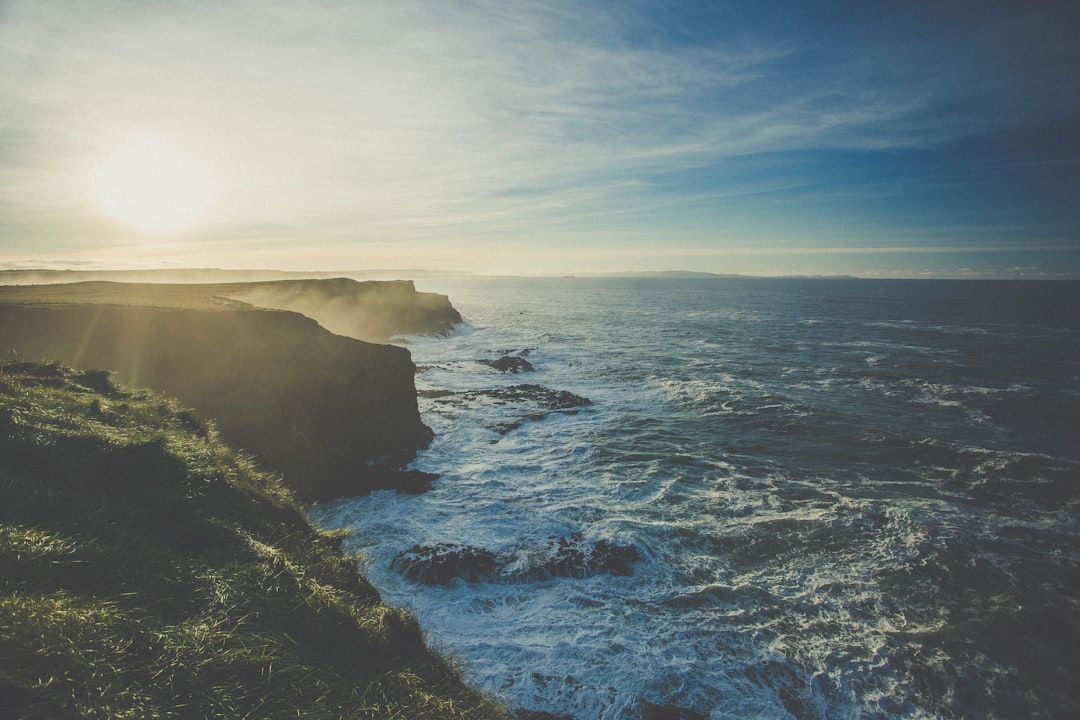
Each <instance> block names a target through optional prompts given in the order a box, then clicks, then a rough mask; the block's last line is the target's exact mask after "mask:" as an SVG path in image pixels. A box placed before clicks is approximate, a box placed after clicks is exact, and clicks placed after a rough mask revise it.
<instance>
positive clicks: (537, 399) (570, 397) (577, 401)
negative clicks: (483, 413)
mask: <svg viewBox="0 0 1080 720" xmlns="http://www.w3.org/2000/svg"><path fill="white" fill-rule="evenodd" d="M476 392H478V393H483V394H484V395H487V396H488V397H491V398H495V399H496V400H501V401H504V402H534V403H536V404H537V405H538V406H540V407H541V408H544V409H545V410H570V409H572V408H579V407H585V406H587V405H592V401H591V400H589V399H588V398H583V397H581V396H580V395H575V394H574V393H572V392H568V391H566V390H552V389H551V388H547V387H544V386H543V385H531V384H526V385H510V386H509V387H504V388H495V389H492V390H478V391H476Z"/></svg>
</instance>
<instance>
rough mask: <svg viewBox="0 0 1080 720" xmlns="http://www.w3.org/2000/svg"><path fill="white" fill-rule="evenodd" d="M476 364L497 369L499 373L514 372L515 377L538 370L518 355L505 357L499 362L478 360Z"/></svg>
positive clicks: (499, 359)
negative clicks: (520, 373)
mask: <svg viewBox="0 0 1080 720" xmlns="http://www.w3.org/2000/svg"><path fill="white" fill-rule="evenodd" d="M476 362H478V363H480V364H481V365H487V366H488V367H490V368H495V369H496V370H498V371H499V372H512V373H514V374H515V375H516V374H517V373H519V372H533V371H534V370H536V368H534V367H533V365H532V363H531V362H529V361H528V360H526V359H525V358H523V357H520V356H518V355H503V356H502V357H501V358H498V359H497V360H477V361H476Z"/></svg>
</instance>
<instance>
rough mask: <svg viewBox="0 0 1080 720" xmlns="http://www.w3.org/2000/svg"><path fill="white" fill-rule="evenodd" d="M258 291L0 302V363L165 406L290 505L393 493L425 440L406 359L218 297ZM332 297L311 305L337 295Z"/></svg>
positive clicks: (145, 288) (43, 289)
mask: <svg viewBox="0 0 1080 720" xmlns="http://www.w3.org/2000/svg"><path fill="white" fill-rule="evenodd" d="M311 282H316V283H317V282H320V281H311ZM330 282H331V283H333V282H334V281H330ZM347 282H349V283H352V281H347ZM267 284H268V285H273V284H274V283H267ZM352 284H354V285H360V283H352ZM259 285H260V284H257V283H256V284H251V286H249V287H245V288H242V289H241V290H240V291H239V292H236V293H233V292H232V291H234V290H237V289H236V288H232V287H231V286H207V285H192V286H181V285H124V284H119V283H76V284H72V285H53V286H35V287H15V288H11V287H7V288H0V352H2V356H3V357H5V358H7V359H9V360H10V359H15V358H18V359H25V360H34V361H38V360H47V361H56V362H61V363H63V364H65V365H70V366H71V367H74V368H82V369H108V370H111V371H114V372H115V373H116V374H117V378H118V380H119V381H120V382H122V383H124V384H128V385H135V386H143V387H148V388H152V389H154V390H156V391H158V392H161V393H164V394H166V395H168V396H171V397H175V398H177V399H179V400H180V402H182V403H184V404H185V405H188V406H190V407H192V408H193V409H194V413H195V415H196V416H197V417H198V418H200V419H209V418H212V419H213V420H214V422H215V423H216V425H217V427H218V429H219V430H220V432H221V434H222V436H223V437H224V439H225V440H226V441H227V442H229V443H230V444H232V445H234V446H236V447H238V448H241V449H243V450H245V451H249V452H251V453H252V454H253V455H254V456H255V457H256V458H257V460H258V461H259V462H260V463H262V464H263V465H264V466H266V467H268V468H271V469H274V470H278V471H280V472H281V473H283V475H284V477H285V481H286V483H287V484H288V485H289V486H290V487H291V488H292V489H293V490H294V492H295V493H296V494H297V496H298V497H300V498H301V499H302V500H305V501H312V500H318V499H324V498H331V497H335V496H339V495H356V494H361V493H363V492H366V491H368V490H371V489H374V488H379V487H388V486H393V484H394V483H395V482H396V481H399V480H401V479H402V475H401V473H400V472H398V471H397V470H396V468H398V467H400V466H401V465H402V464H403V463H404V462H407V461H408V460H410V459H411V457H412V455H413V453H414V452H415V451H416V449H418V448H420V447H423V446H424V445H425V444H426V443H427V442H428V440H429V439H430V431H429V430H428V428H427V427H425V426H424V425H423V423H422V422H421V420H420V416H419V411H418V409H417V404H416V392H415V386H414V384H413V375H414V371H415V368H414V366H413V364H412V360H411V358H410V355H409V353H408V351H407V350H404V349H402V348H398V347H393V346H388V345H375V344H371V343H367V342H362V341H359V340H356V339H353V338H349V337H344V336H341V335H335V334H333V333H331V332H330V331H328V330H327V329H325V328H324V327H322V326H320V325H319V324H318V323H317V322H316V321H315V320H313V319H311V318H309V317H305V316H303V315H300V314H299V313H296V312H289V311H281V310H268V309H264V308H258V307H254V306H252V305H250V304H247V303H245V302H241V301H238V300H234V299H232V298H230V297H227V295H229V294H236V295H237V296H238V297H239V296H240V295H244V296H245V297H252V295H253V294H255V295H258V294H260V293H263V294H273V293H274V292H275V290H267V289H265V288H260V287H259ZM404 285H407V284H402V285H399V286H396V287H395V288H393V289H392V290H393V292H392V293H391V296H393V294H394V293H400V292H401V291H402V286H404ZM342 287H343V285H342V284H332V287H330V288H329V289H327V291H326V293H325V294H326V296H330V297H337V296H344V295H347V294H348V293H344V292H342V290H341V289H342ZM297 289H298V288H296V287H292V288H289V289H288V292H292V293H294V294H295V291H296V290H297Z"/></svg>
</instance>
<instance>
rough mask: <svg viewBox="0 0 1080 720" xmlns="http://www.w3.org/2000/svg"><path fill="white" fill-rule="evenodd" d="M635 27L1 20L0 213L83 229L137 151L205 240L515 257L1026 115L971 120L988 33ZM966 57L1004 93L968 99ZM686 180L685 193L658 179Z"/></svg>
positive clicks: (474, 18) (143, 17) (530, 12)
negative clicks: (811, 165) (502, 248)
mask: <svg viewBox="0 0 1080 720" xmlns="http://www.w3.org/2000/svg"><path fill="white" fill-rule="evenodd" d="M792 9H793V8H792ZM652 11H653V8H651V7H650V6H649V5H648V4H641V5H635V4H621V3H620V4H618V5H611V4H608V3H581V4H573V5H571V4H560V3H545V2H522V3H503V2H491V1H489V0H475V1H468V0H460V1H458V2H445V3H436V2H425V1H415V2H400V3H375V2H357V3H341V2H328V1H327V2H313V3H303V4H296V3H285V2H258V3H256V2H250V3H249V2H236V3H194V4H180V5H176V4H164V3H136V2H72V3H68V4H64V5H63V6H60V5H58V4H52V3H38V2H34V1H33V0H9V1H8V2H6V3H5V4H4V5H3V6H2V7H0V48H2V50H0V66H2V67H4V68H5V70H4V82H3V84H2V85H0V137H2V138H3V139H2V140H0V193H2V195H3V197H4V198H5V200H6V201H7V205H6V206H5V207H4V208H3V209H2V210H0V212H3V213H4V214H5V215H6V221H7V223H8V224H9V225H14V226H19V227H27V228H29V226H30V225H32V224H33V223H34V222H37V221H36V220H34V217H35V213H40V212H41V211H43V210H44V209H47V208H53V207H55V206H56V203H57V202H63V203H64V204H65V205H66V210H65V212H67V213H69V214H78V213H81V220H82V222H83V223H84V227H86V228H87V229H88V230H89V229H90V228H93V227H94V222H95V221H94V217H95V209H94V208H93V207H92V206H91V205H90V204H89V203H88V202H86V201H84V200H83V195H82V194H81V193H82V187H81V186H80V183H81V182H82V180H81V178H82V176H83V174H84V173H85V172H87V170H88V168H90V167H92V166H93V165H94V164H95V163H97V162H100V159H101V157H102V156H104V155H106V154H108V153H109V152H110V151H111V148H114V147H116V146H118V145H120V144H122V143H123V142H124V141H125V139H126V138H128V137H129V136H131V135H132V134H136V133H146V132H152V133H158V134H161V135H164V136H167V137H169V138H173V139H174V140H175V141H176V142H179V143H182V144H184V145H185V147H186V148H187V149H188V151H189V152H190V153H191V154H192V155H194V156H196V157H198V158H199V159H200V160H201V161H202V162H204V163H206V164H207V165H208V166H209V168H210V170H211V171H212V172H213V173H214V174H215V176H216V177H217V178H218V179H219V185H220V186H221V188H222V195H221V198H220V202H219V205H218V208H217V216H216V225H215V226H214V227H213V228H211V230H210V231H211V232H213V233H216V235H217V236H218V237H222V238H234V239H235V238H238V237H242V236H243V234H244V233H245V232H253V229H254V228H258V231H257V232H258V233H259V234H260V235H261V236H262V237H280V238H282V239H284V238H286V237H290V236H295V235H297V234H300V235H304V236H307V237H312V238H315V237H319V238H322V239H323V240H324V241H326V242H337V241H339V240H340V239H341V238H345V237H351V238H354V239H357V240H358V241H364V240H367V239H370V240H380V241H382V240H392V239H395V238H396V239H398V240H400V241H403V242H404V241H409V240H417V241H420V240H423V241H425V242H426V241H429V240H431V239H433V238H435V237H436V236H438V235H439V234H440V233H443V234H445V235H453V234H457V235H459V236H461V237H471V238H476V237H482V236H484V235H491V234H494V233H501V234H503V235H504V237H514V236H517V235H523V236H528V237H530V238H535V237H537V235H538V231H539V230H543V229H545V228H546V229H548V230H549V231H550V232H551V233H558V232H563V231H567V232H570V231H572V229H573V227H574V226H575V224H578V223H581V224H584V226H586V227H594V226H595V225H596V224H597V222H600V221H608V222H610V223H611V225H610V228H609V229H610V231H611V232H612V233H616V234H617V233H620V232H623V231H625V229H626V227H625V226H624V225H623V224H621V223H620V222H619V220H618V219H619V218H620V217H624V218H627V219H628V220H629V221H630V222H633V221H634V219H639V218H640V217H641V216H642V213H643V212H644V209H646V208H648V209H650V210H651V211H652V212H655V213H658V214H659V215H658V217H657V221H660V220H664V219H665V218H666V219H668V220H670V221H671V222H672V223H674V224H675V225H676V226H677V225H678V224H679V223H680V222H682V221H683V218H682V217H681V216H680V213H686V212H694V211H695V208H698V207H700V206H701V204H702V202H703V198H713V199H716V198H726V199H731V198H735V197H740V196H746V195H747V194H755V193H759V192H761V189H762V188H763V187H774V188H786V189H787V190H786V192H787V193H788V197H790V195H791V193H792V192H794V191H795V190H793V189H797V188H801V187H808V186H809V185H810V183H808V182H807V180H806V176H807V173H809V172H812V170H808V169H807V168H806V167H799V168H792V169H787V170H785V169H779V168H780V167H781V166H780V165H779V164H778V163H776V162H775V160H774V159H773V158H775V157H776V156H777V155H782V154H785V153H787V154H792V155H794V154H798V153H812V152H830V151H837V152H848V153H871V154H873V153H902V152H906V151H913V150H914V151H926V150H927V149H932V148H935V147H938V146H941V145H942V144H943V143H948V142H952V141H955V140H957V139H959V138H963V137H967V136H977V135H980V134H985V133H989V132H994V131H997V130H1000V129H1001V128H1003V127H1008V126H1009V125H1010V124H1014V123H1016V122H1017V121H1018V120H1017V118H1018V115H1019V114H1022V113H1023V112H1025V111H1024V110H1023V109H1017V108H1015V107H1011V106H1007V107H1000V108H998V109H997V110H996V111H994V112H987V111H986V107H987V105H988V104H989V103H990V102H991V101H992V100H995V99H996V100H1001V99H1002V98H1001V94H1002V92H1003V89H1002V88H1001V87H998V85H997V83H1005V85H1006V88H1005V90H1008V89H1010V88H1012V87H1013V82H1014V81H1013V80H1009V77H1012V75H1009V72H1010V70H1009V68H1010V67H1011V66H1010V64H1009V63H1010V62H1012V63H1013V64H1014V65H1015V64H1016V63H1020V64H1021V65H1023V63H1026V62H1028V60H1027V59H1026V56H1025V57H1024V58H1021V60H1022V61H1023V62H1021V61H1020V60H1015V59H1012V60H1010V59H1009V58H1004V59H1002V58H996V59H995V56H994V55H992V54H990V55H988V53H989V52H990V51H989V50H988V46H987V45H986V43H987V42H988V38H989V39H990V40H993V41H998V40H1000V34H1001V33H1002V32H1005V28H1007V27H1010V23H1015V22H1018V21H1017V20H1015V19H1012V18H1006V19H1005V20H1002V21H1000V22H989V21H988V22H987V23H982V24H978V23H977V24H975V26H973V27H974V28H975V29H974V30H967V29H965V27H966V26H965V24H964V22H955V23H954V24H953V26H952V27H953V29H954V30H955V31H956V33H957V34H956V35H949V34H948V33H941V34H936V35H935V34H933V33H930V34H929V35H930V36H929V37H925V38H924V37H922V36H921V35H920V34H918V33H910V32H902V31H901V32H899V33H898V34H897V36H896V37H893V36H891V35H890V34H889V29H890V27H891V25H890V23H894V22H898V21H894V20H893V19H891V18H890V17H888V16H882V17H881V18H878V19H876V20H875V23H876V24H872V25H868V26H866V30H867V32H866V36H865V37H860V36H859V35H857V34H854V30H855V29H856V28H854V27H853V26H850V25H848V26H843V25H841V26H838V27H835V28H827V27H825V26H822V27H818V28H813V27H811V28H809V29H807V30H805V31H802V30H799V29H798V28H797V27H794V26H793V25H792V24H791V23H787V24H783V25H782V26H781V25H779V24H778V25H777V28H779V29H777V28H773V27H771V26H769V25H767V24H763V23H762V22H761V21H755V23H751V24H745V25H740V24H739V22H738V17H736V16H732V18H731V22H730V23H728V24H729V25H730V26H731V29H730V30H724V31H721V30H723V28H726V27H727V26H726V25H723V24H719V23H718V25H717V27H718V28H721V30H715V29H712V28H710V29H709V30H708V32H706V31H704V30H702V31H700V32H698V33H696V34H695V28H694V27H692V26H688V27H682V26H681V25H679V22H677V21H679V18H678V17H677V15H678V13H677V12H676V11H675V10H670V9H669V12H671V13H673V14H674V15H675V17H670V18H669V17H664V18H661V17H658V16H657V15H656V14H654V13H653V12H652ZM907 21H908V22H911V20H910V19H908V20H907ZM823 22H824V21H823ZM684 24H686V23H684ZM898 27H901V26H898ZM902 29H903V28H902V27H901V30H902ZM830 30H831V31H832V32H835V33H837V34H839V36H832V35H830V34H829V32H828V31H830ZM708 33H714V34H712V35H709V34H708ZM987 57H990V58H991V59H994V63H993V66H994V68H995V69H996V70H997V71H999V76H1000V77H1004V79H1001V80H997V81H994V82H991V81H989V80H986V79H985V73H983V72H981V71H980V70H979V69H978V67H977V66H978V63H980V62H985V61H986V59H987ZM1025 67H1026V65H1025ZM1005 76H1008V77H1005ZM955 98H962V99H964V100H965V101H966V102H967V103H968V106H969V107H970V108H972V109H971V110H965V103H963V102H957V101H955V100H954V99H955ZM1054 103H1057V104H1058V105H1060V103H1061V101H1060V100H1055V101H1054ZM1055 107H1057V105H1055ZM1059 110H1060V108H1058V110H1054V112H1057V111H1059ZM1040 112H1041V111H1040ZM1047 112H1050V110H1047ZM1021 119H1022V118H1021ZM759 158H760V160H759ZM735 164H738V167H739V168H740V172H741V174H731V173H726V172H724V168H725V167H727V166H729V165H735ZM748 168H750V169H755V168H756V169H759V170H760V171H761V172H766V171H767V172H769V173H770V174H771V175H770V179H769V180H768V181H766V182H762V180H761V179H760V178H759V177H756V176H755V175H756V173H754V172H750V173H747V172H745V171H746V170H747V169H748ZM703 169H704V170H708V171H709V172H708V173H707V175H708V177H709V178H710V180H709V183H708V184H706V185H704V186H699V187H696V188H692V189H690V188H689V185H690V182H689V180H687V181H684V182H682V183H680V182H673V179H674V178H678V177H679V176H680V174H687V178H690V177H693V178H695V179H696V180H699V181H700V176H699V175H695V173H700V172H701V171H702V170H703ZM829 181H830V183H834V184H835V183H842V182H843V178H842V177H841V176H839V175H836V176H832V177H830V178H829ZM679 186H683V187H685V188H686V189H685V190H684V191H681V192H675V191H674V188H676V187H679ZM852 187H857V186H856V185H853V186H852ZM877 187H878V188H883V187H886V185H885V184H884V183H881V182H879V184H878V186H877ZM657 193H659V194H657ZM837 196H839V193H838V194H837ZM61 199H62V200H61ZM0 222H4V219H2V218H0ZM702 222H705V221H704V220H703V221H702ZM25 232H26V233H27V234H32V231H31V230H30V229H27V230H25ZM97 232H99V233H100V232H106V230H105V229H104V228H103V227H98V230H97ZM114 232H115V230H114ZM451 239H452V238H451Z"/></svg>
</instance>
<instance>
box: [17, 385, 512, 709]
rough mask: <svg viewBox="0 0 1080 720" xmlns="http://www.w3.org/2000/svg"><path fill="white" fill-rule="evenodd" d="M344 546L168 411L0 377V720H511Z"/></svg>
mask: <svg viewBox="0 0 1080 720" xmlns="http://www.w3.org/2000/svg"><path fill="white" fill-rule="evenodd" d="M342 539H343V534H342V533H341V532H335V533H328V532H322V531H319V530H317V529H315V528H313V527H312V526H311V525H310V524H309V523H308V522H307V519H306V517H305V515H304V513H303V510H302V508H301V507H300V506H299V505H298V504H297V503H296V501H295V500H294V499H293V497H292V496H291V495H290V493H289V492H288V491H286V490H285V488H284V487H283V486H282V484H281V481H280V479H279V478H277V477H275V476H273V475H270V474H267V473H263V472H261V471H260V470H258V468H256V467H255V465H254V464H253V463H252V462H251V461H250V459H248V458H245V457H244V456H242V455H240V454H238V453H236V452H234V451H232V450H231V449H229V448H228V447H226V446H225V445H223V444H222V443H221V442H219V440H218V439H217V436H216V433H215V432H214V429H213V427H207V426H204V425H201V424H199V423H198V422H196V421H194V420H193V418H192V415H191V414H190V413H187V412H185V411H184V410H183V409H182V408H179V407H177V405H176V404H175V403H172V402H169V401H166V400H163V399H161V398H159V397H157V396H155V395H153V394H151V393H148V392H146V391H141V390H128V389H125V388H122V387H118V386H116V385H115V384H114V383H113V382H112V380H111V377H110V376H109V375H108V374H107V373H102V372H96V371H92V372H79V371H74V370H69V369H67V368H64V367H61V366H58V365H34V364H11V365H6V366H4V367H2V368H0V698H3V703H4V705H3V714H4V717H11V718H55V717H73V718H148V717H154V718H276V717H304V718H315V719H320V718H327V719H328V720H329V719H330V718H334V719H337V718H395V717H400V718H478V719H480V720H483V719H485V718H492V719H494V718H506V717H507V714H506V711H505V709H503V708H502V707H501V706H499V705H498V704H496V703H494V702H493V701H491V700H490V699H489V698H487V697H485V696H483V695H482V694H480V693H478V692H476V691H474V690H472V689H471V688H469V687H467V686H466V685H465V684H464V683H463V682H462V680H461V677H460V675H459V674H458V673H457V672H456V671H455V670H454V669H453V667H451V665H450V664H448V663H447V661H446V660H445V659H444V658H442V657H441V656H439V655H437V654H435V653H433V652H431V651H430V650H429V649H428V648H427V647H426V645H425V644H424V642H423V639H422V636H421V633H420V630H419V627H418V626H417V624H416V621H415V620H414V619H413V618H412V617H411V616H410V615H408V614H407V613H405V612H403V611H401V610H398V609H394V608H390V607H387V606H385V605H383V604H382V602H381V599H380V597H379V594H378V592H377V591H376V590H375V589H374V588H373V587H372V586H371V585H370V584H369V583H367V581H366V580H364V579H363V578H362V577H361V576H360V574H359V572H358V570H357V564H356V560H355V559H354V558H349V557H347V556H345V555H343V554H342V553H341V551H340V546H341V540H342Z"/></svg>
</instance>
